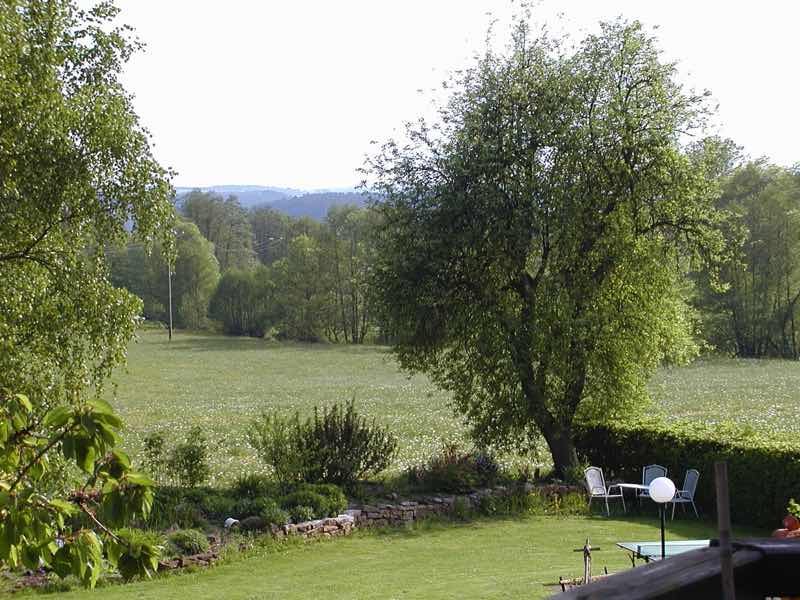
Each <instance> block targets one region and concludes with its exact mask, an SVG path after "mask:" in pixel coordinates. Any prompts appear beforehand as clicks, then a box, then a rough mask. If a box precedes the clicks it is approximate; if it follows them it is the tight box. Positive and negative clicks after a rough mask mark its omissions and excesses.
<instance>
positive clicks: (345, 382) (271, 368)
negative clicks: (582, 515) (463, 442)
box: [109, 330, 464, 483]
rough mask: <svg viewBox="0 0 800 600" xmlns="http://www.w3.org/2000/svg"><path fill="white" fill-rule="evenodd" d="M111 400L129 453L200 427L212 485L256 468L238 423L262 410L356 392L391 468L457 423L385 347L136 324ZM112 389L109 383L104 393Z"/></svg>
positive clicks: (427, 448) (452, 432)
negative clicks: (386, 437) (390, 454)
mask: <svg viewBox="0 0 800 600" xmlns="http://www.w3.org/2000/svg"><path fill="white" fill-rule="evenodd" d="M114 381H115V382H116V383H117V384H118V385H117V391H116V394H117V395H116V399H111V398H110V399H111V401H112V403H113V404H114V406H115V407H116V408H117V410H118V411H119V413H120V415H121V416H122V418H123V420H124V421H125V423H126V431H125V432H124V434H123V445H124V446H125V447H127V448H128V449H129V450H130V451H131V453H132V454H133V455H134V457H135V456H136V455H137V454H138V451H139V449H140V448H141V440H142V438H143V436H144V435H146V434H148V433H150V432H152V431H162V432H164V433H165V435H166V436H167V437H168V438H169V439H172V440H178V439H181V438H182V437H183V436H185V434H186V432H187V431H188V430H189V428H190V427H191V426H192V425H201V426H202V427H203V428H204V429H205V430H206V431H207V432H208V437H209V439H210V441H211V444H210V445H211V449H212V452H211V455H212V456H211V463H212V471H213V474H212V483H218V482H222V481H226V480H230V479H232V478H233V477H235V476H236V475H239V474H241V473H247V472H254V471H258V470H259V469H260V468H261V467H260V465H259V464H258V462H257V460H256V457H255V456H254V454H253V452H252V450H251V449H250V448H249V446H248V444H247V440H246V437H245V429H246V426H247V424H248V423H249V422H250V421H251V420H252V419H253V417H255V416H256V415H258V414H259V413H260V412H262V411H270V412H272V411H278V412H283V413H288V412H293V411H295V410H298V411H300V412H301V413H306V414H307V413H310V412H311V411H312V410H313V407H314V406H315V405H318V406H322V405H326V404H331V403H333V402H336V401H344V400H348V399H350V398H355V401H356V406H357V408H358V410H359V411H360V412H362V413H364V414H366V415H367V416H370V417H373V416H374V417H375V418H376V419H377V421H378V422H379V423H382V424H384V425H387V426H389V427H390V428H391V429H392V430H393V431H394V432H395V433H396V434H397V436H398V437H399V440H400V454H399V457H398V460H397V461H396V463H395V465H394V469H395V470H401V469H404V468H405V467H406V466H409V465H413V464H418V463H420V462H422V461H424V460H425V459H427V458H428V457H429V456H430V455H431V453H432V452H433V451H434V450H435V449H436V448H438V447H439V446H440V445H441V443H442V442H443V441H446V440H453V439H461V438H462V436H463V432H464V428H463V426H462V425H461V424H460V422H459V420H458V419H457V418H456V417H455V416H454V415H453V413H452V411H451V410H450V409H449V408H448V407H447V395H446V394H445V393H443V392H442V391H440V390H437V389H436V388H435V387H434V386H433V385H432V384H431V383H430V381H428V379H427V378H425V377H421V376H414V377H408V376H407V375H406V374H403V373H401V372H400V371H399V369H398V367H397V364H396V363H395V362H394V360H393V359H392V358H391V356H390V355H389V353H388V351H387V350H386V349H385V348H379V347H374V346H372V347H371V346H363V347H357V346H335V345H329V344H315V345H307V344H305V345H304V344H278V343H270V342H265V341H263V340H256V339H250V338H240V337H224V336H212V335H198V334H188V333H177V334H176V335H175V336H174V338H173V340H172V342H167V336H166V334H165V333H163V332H159V331H153V330H145V331H142V332H141V333H140V334H139V339H138V341H137V342H135V343H132V344H131V346H130V348H129V363H128V368H127V372H122V371H121V372H120V373H118V374H117V375H116V376H115V377H114ZM110 395H111V393H110V391H109V396H110Z"/></svg>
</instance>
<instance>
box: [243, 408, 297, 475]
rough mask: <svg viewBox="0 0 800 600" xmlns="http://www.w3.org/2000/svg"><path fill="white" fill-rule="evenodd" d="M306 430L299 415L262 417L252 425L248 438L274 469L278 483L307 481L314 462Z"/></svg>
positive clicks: (263, 415) (262, 457)
mask: <svg viewBox="0 0 800 600" xmlns="http://www.w3.org/2000/svg"><path fill="white" fill-rule="evenodd" d="M304 431H305V427H304V425H303V423H301V421H300V416H299V415H298V414H295V415H294V416H293V417H281V416H278V415H268V414H262V415H261V416H260V417H259V418H258V419H256V420H255V421H253V422H252V423H251V424H250V427H249V428H248V430H247V439H248V441H249V442H250V445H251V446H252V447H253V448H254V449H255V451H256V453H257V454H258V456H259V457H260V458H261V460H263V461H264V462H265V463H266V464H268V465H269V466H271V467H272V469H273V471H274V473H275V478H276V479H277V480H278V481H282V482H287V483H294V482H300V481H304V480H305V479H306V477H307V472H308V470H309V464H310V462H311V457H310V454H309V451H308V449H307V447H306V445H305V440H306V436H305V433H304Z"/></svg>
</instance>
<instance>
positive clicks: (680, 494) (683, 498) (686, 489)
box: [672, 469, 700, 519]
mask: <svg viewBox="0 0 800 600" xmlns="http://www.w3.org/2000/svg"><path fill="white" fill-rule="evenodd" d="M698 479H700V471H698V470H697V469H689V470H688V471H686V476H685V477H684V478H683V488H682V489H680V490H677V491H676V492H675V497H674V498H672V518H673V519H674V518H675V506H676V505H678V504H687V503H689V502H691V503H692V508H693V509H694V516H695V517H697V518H700V515H699V514H697V507H696V506H695V505H694V492H695V490H697V480H698Z"/></svg>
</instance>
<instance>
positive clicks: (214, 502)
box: [197, 493, 236, 518]
mask: <svg viewBox="0 0 800 600" xmlns="http://www.w3.org/2000/svg"><path fill="white" fill-rule="evenodd" d="M197 506H198V508H199V509H200V510H201V511H202V512H203V513H204V514H205V515H206V516H208V517H216V518H221V517H230V516H231V515H232V514H233V512H234V509H235V507H236V500H235V499H234V498H231V497H230V496H226V495H225V494H219V493H217V494H208V495H206V496H203V498H202V500H201V502H200V503H199V504H198V505H197Z"/></svg>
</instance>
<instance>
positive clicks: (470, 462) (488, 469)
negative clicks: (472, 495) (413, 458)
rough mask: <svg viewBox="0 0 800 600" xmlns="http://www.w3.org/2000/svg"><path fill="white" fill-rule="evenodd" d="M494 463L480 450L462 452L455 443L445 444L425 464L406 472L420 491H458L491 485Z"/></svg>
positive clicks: (493, 475) (495, 463) (496, 468)
mask: <svg viewBox="0 0 800 600" xmlns="http://www.w3.org/2000/svg"><path fill="white" fill-rule="evenodd" d="M498 471H499V469H498V466H497V462H496V461H495V460H494V458H493V457H492V456H491V455H489V454H486V453H483V452H474V453H470V452H462V451H461V450H460V449H459V447H458V446H457V445H456V444H445V446H444V447H443V448H442V450H441V452H439V453H438V454H436V455H435V456H434V457H433V458H431V460H430V461H429V462H428V464H427V465H424V466H422V467H416V468H414V469H412V470H411V471H410V472H409V481H410V482H411V483H412V484H413V485H415V486H418V487H420V488H421V489H423V490H428V491H436V492H450V493H460V492H468V491H470V490H474V489H476V488H478V487H486V486H491V485H493V484H494V483H495V482H496V480H497V474H498Z"/></svg>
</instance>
